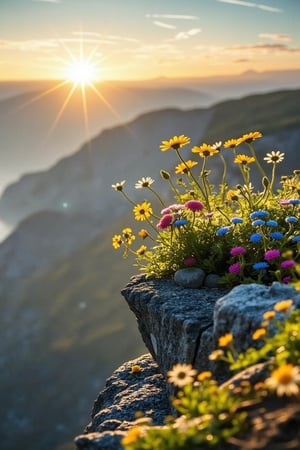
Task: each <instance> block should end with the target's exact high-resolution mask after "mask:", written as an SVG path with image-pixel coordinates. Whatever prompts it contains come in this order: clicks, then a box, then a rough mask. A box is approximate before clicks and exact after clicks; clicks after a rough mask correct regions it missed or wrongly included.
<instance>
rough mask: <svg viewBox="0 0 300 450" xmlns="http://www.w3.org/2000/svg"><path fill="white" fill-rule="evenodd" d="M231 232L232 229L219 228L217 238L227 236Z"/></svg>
mask: <svg viewBox="0 0 300 450" xmlns="http://www.w3.org/2000/svg"><path fill="white" fill-rule="evenodd" d="M229 231H230V227H222V228H219V229H218V230H217V231H216V235H217V236H223V234H226V233H228V232H229Z"/></svg>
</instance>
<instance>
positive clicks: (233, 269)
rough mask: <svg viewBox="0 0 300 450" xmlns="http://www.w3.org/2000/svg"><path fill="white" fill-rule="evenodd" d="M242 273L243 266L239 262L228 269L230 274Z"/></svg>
mask: <svg viewBox="0 0 300 450" xmlns="http://www.w3.org/2000/svg"><path fill="white" fill-rule="evenodd" d="M240 271H241V265H240V263H238V262H237V263H234V264H231V265H230V266H229V267H228V272H230V273H240Z"/></svg>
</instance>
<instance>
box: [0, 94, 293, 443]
mask: <svg viewBox="0 0 300 450" xmlns="http://www.w3.org/2000/svg"><path fill="white" fill-rule="evenodd" d="M256 130H257V131H261V132H262V133H263V135H264V138H263V139H261V140H258V141H257V145H256V148H257V150H258V153H259V154H260V155H261V156H262V155H263V154H264V153H265V152H267V151H271V150H280V151H282V152H285V153H286V155H287V158H286V160H285V162H284V163H282V164H281V165H279V167H278V169H280V170H281V173H284V174H287V173H289V172H291V171H292V170H294V169H296V168H299V167H297V165H298V164H299V158H298V153H297V149H298V148H299V146H300V90H284V91H278V92H272V93H269V94H261V95H254V96H247V97H243V98H241V99H235V100H228V101H225V102H222V103H218V104H215V105H213V106H211V107H207V108H197V109H189V110H179V109H175V108H170V109H164V110H159V111H154V112H149V113H145V114H143V115H141V116H139V117H137V118H136V119H134V120H131V121H128V122H124V124H123V125H117V126H115V127H111V128H109V129H107V130H104V131H102V132H101V133H99V135H97V136H95V137H94V138H93V139H92V140H91V141H90V142H89V143H86V144H84V145H82V147H81V148H80V149H79V150H78V151H77V152H76V153H74V154H72V155H69V156H66V157H65V158H63V159H61V160H60V161H58V162H57V163H56V164H54V165H53V166H52V167H50V168H49V169H48V170H43V171H40V172H36V173H33V174H27V175H24V176H23V177H22V178H21V179H20V180H19V181H17V182H16V183H13V184H11V185H10V186H8V187H7V188H6V189H5V192H4V193H3V195H2V197H1V199H0V218H1V219H2V220H6V221H7V222H9V223H12V224H14V225H15V226H16V228H15V230H14V231H13V233H12V234H11V235H10V236H9V237H8V238H7V239H6V240H5V241H4V242H2V243H1V244H0V300H1V316H0V327H1V330H2V338H1V341H0V355H1V357H0V367H1V369H2V370H1V371H0V386H1V405H0V413H1V426H0V428H1V443H2V445H3V448H5V449H6V450H19V449H20V448H30V450H41V449H43V450H71V449H72V448H73V446H72V444H70V441H71V440H72V437H73V436H75V435H77V434H78V433H79V432H80V431H81V430H82V428H83V426H84V424H85V423H86V422H87V421H88V420H89V419H88V417H86V414H87V411H88V410H89V408H90V405H91V404H92V400H93V398H96V396H97V393H98V390H99V389H100V388H101V387H102V385H103V382H104V379H105V377H106V376H107V375H108V374H109V373H110V372H111V371H112V370H113V369H114V368H116V367H117V366H118V365H119V364H120V363H121V362H123V360H127V359H130V358H133V357H135V356H138V355H139V354H140V353H142V352H143V351H144V346H143V343H142V342H141V340H140V336H139V334H138V331H137V327H136V323H135V319H134V318H133V317H132V314H131V313H130V312H129V311H128V308H127V306H126V305H125V302H124V301H123V300H122V298H121V296H120V290H121V289H122V288H123V287H124V285H125V284H126V282H127V281H128V280H129V277H130V276H131V275H133V274H134V273H136V271H137V269H136V268H135V267H133V266H132V261H131V260H124V259H122V256H121V253H119V252H117V251H115V250H114V249H112V247H111V236H112V235H113V234H115V233H118V232H119V231H120V230H121V229H122V228H124V227H125V226H128V225H129V224H130V222H131V213H130V209H131V207H130V205H129V204H128V203H126V202H125V201H124V200H123V199H122V198H121V195H120V194H119V193H117V192H115V191H114V190H113V189H112V188H111V184H113V183H115V182H118V181H121V180H123V179H126V184H125V187H126V192H128V194H129V195H130V196H132V197H133V196H134V198H135V199H137V198H139V199H143V198H144V196H145V193H144V192H143V190H140V191H137V190H135V189H134V187H133V185H134V183H135V182H136V181H137V180H138V179H140V178H141V177H143V176H151V177H153V178H154V179H155V180H156V181H155V183H156V185H157V186H159V187H160V188H161V190H162V195H166V189H165V188H164V186H165V182H163V181H162V180H161V177H160V175H159V171H160V169H161V168H164V169H166V170H173V168H174V165H175V164H176V163H177V159H176V158H175V154H174V152H172V151H168V152H161V151H160V150H159V144H160V141H161V140H163V139H169V138H170V137H172V136H173V135H174V134H186V135H188V136H190V137H191V140H192V142H193V144H198V143H201V142H203V141H206V142H215V141H216V140H225V139H227V138H229V137H237V136H239V135H241V134H243V133H246V132H249V131H256ZM32 133H34V131H33V132H32ZM224 154H225V153H224ZM229 154H230V151H229V152H228V153H227V155H229ZM226 157H227V156H226ZM212 169H213V170H217V169H216V168H214V167H212ZM230 170H231V172H230V175H231V181H232V184H233V185H234V183H235V182H236V181H238V172H235V171H234V170H232V168H231V169H230Z"/></svg>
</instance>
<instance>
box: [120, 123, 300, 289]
mask: <svg viewBox="0 0 300 450" xmlns="http://www.w3.org/2000/svg"><path fill="white" fill-rule="evenodd" d="M261 137H262V134H261V133H260V132H259V131H253V132H249V133H245V134H243V135H242V136H241V137H236V138H233V139H228V140H226V141H225V143H224V144H223V148H222V142H221V141H219V142H216V143H215V144H210V143H206V142H205V143H202V144H201V143H200V144H197V145H194V146H193V145H191V146H189V144H190V138H189V137H188V136H185V135H184V134H181V135H176V136H173V137H171V138H170V139H168V140H163V141H162V142H161V144H160V150H161V151H163V152H165V151H167V150H173V151H174V152H175V156H176V155H177V157H178V159H179V161H178V164H177V165H176V166H173V167H175V169H173V171H170V172H169V171H166V170H164V169H161V170H159V173H160V175H161V180H160V182H161V183H162V184H163V185H164V186H163V195H160V194H159V193H158V191H157V190H156V189H155V188H154V178H152V177H150V176H145V177H142V178H140V179H138V181H137V182H136V183H135V185H134V186H135V188H136V189H137V190H140V191H141V189H144V191H145V192H147V193H148V194H149V196H151V197H154V200H153V199H151V201H150V199H144V200H142V201H141V200H140V201H138V202H136V201H134V200H133V199H132V198H130V197H129V196H128V194H127V192H126V189H125V180H123V181H120V182H119V183H115V184H113V185H112V188H113V189H114V190H115V191H117V192H119V193H121V195H123V197H124V198H125V199H126V200H127V201H128V202H129V203H130V204H131V205H132V211H133V215H134V218H135V220H137V221H143V222H144V223H145V228H143V230H144V231H143V232H142V231H140V232H139V233H138V236H139V237H140V238H142V239H145V238H146V237H149V240H151V241H153V247H152V248H149V250H148V249H146V248H145V246H144V247H143V246H140V247H137V249H136V250H135V249H134V246H135V243H136V241H135V242H134V240H135V236H134V234H133V233H130V234H129V235H128V236H127V237H126V236H125V235H124V233H122V232H121V233H119V234H116V235H115V236H114V237H113V239H112V246H113V247H114V248H115V249H119V248H120V247H125V251H124V253H123V255H124V256H128V254H133V255H135V257H136V261H137V265H138V266H139V267H140V269H141V270H143V271H145V272H146V274H147V275H153V276H165V275H167V276H169V275H172V274H174V273H175V272H176V271H177V270H179V269H181V268H184V267H188V266H187V265H186V262H185V260H186V258H187V255H193V257H195V259H196V262H195V264H193V265H192V266H193V267H198V268H200V269H202V270H203V271H204V272H205V274H206V275H208V274H215V275H219V276H220V277H221V278H220V281H221V283H222V284H224V285H228V286H233V285H236V284H240V283H243V282H245V283H250V282H258V283H266V284H271V283H272V282H273V281H279V282H281V283H289V282H293V281H297V280H298V279H300V270H298V267H299V259H300V256H299V251H300V246H299V244H298V243H299V242H300V221H299V205H300V198H298V196H299V192H300V171H297V170H295V171H294V172H293V175H290V176H286V177H281V181H280V184H281V188H280V189H277V188H276V189H274V186H275V182H276V180H275V172H276V171H275V169H276V167H277V165H278V163H280V162H282V160H283V158H284V153H282V152H281V151H279V150H276V151H270V152H269V153H267V154H266V156H265V157H264V158H263V163H265V165H267V168H269V169H270V170H269V171H270V173H269V174H268V173H266V172H265V170H264V168H263V166H262V165H261V162H260V158H259V157H258V155H257V154H256V153H255V148H254V144H255V141H256V140H257V139H259V138H261ZM240 146H242V149H243V151H242V152H239V154H237V147H240ZM182 148H184V151H185V153H186V154H187V155H188V156H187V158H183V156H182V155H181V149H182ZM223 149H231V152H230V153H232V154H231V155H230V154H229V155H227V156H226V158H224V156H223V152H224V151H223ZM188 152H190V153H188ZM190 154H193V156H194V158H193V159H190V156H189V155H190ZM229 164H231V166H234V165H235V164H237V166H238V171H237V172H239V173H238V176H239V178H240V179H239V183H238V184H236V185H233V186H232V185H230V178H229V177H228V176H227V172H228V171H227V169H228V166H229ZM217 166H219V167H218V169H220V173H221V180H220V181H221V182H220V183H218V182H216V180H215V179H213V180H211V179H210V177H211V175H212V173H213V171H214V169H215V168H216V167H217ZM256 169H257V170H258V172H259V174H260V175H261V182H259V183H258V184H257V185H258V186H260V187H261V186H262V188H260V189H259V188H258V187H257V186H256V185H255V184H254V183H253V182H252V180H251V177H250V175H252V173H253V171H254V170H256ZM167 190H169V191H170V192H169V193H168V192H167ZM169 194H171V196H170V195H169ZM172 197H173V200H172V199H171V198H172ZM165 199H168V201H169V205H168V203H166V202H165ZM156 209H158V210H160V212H158V213H156V212H155V210H156ZM147 227H148V229H146V228H147ZM241 249H243V250H241ZM287 251H289V252H290V254H287Z"/></svg>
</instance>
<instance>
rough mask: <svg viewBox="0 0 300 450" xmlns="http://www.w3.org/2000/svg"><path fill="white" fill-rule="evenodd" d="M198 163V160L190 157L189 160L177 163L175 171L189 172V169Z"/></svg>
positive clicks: (178, 172)
mask: <svg viewBox="0 0 300 450" xmlns="http://www.w3.org/2000/svg"><path fill="white" fill-rule="evenodd" d="M197 164H198V163H197V162H196V161H192V160H191V159H189V160H188V161H186V162H185V163H183V162H182V163H180V164H177V166H176V167H175V173H176V174H184V173H185V174H187V173H189V171H190V170H189V169H191V168H192V167H194V166H196V165H197Z"/></svg>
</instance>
